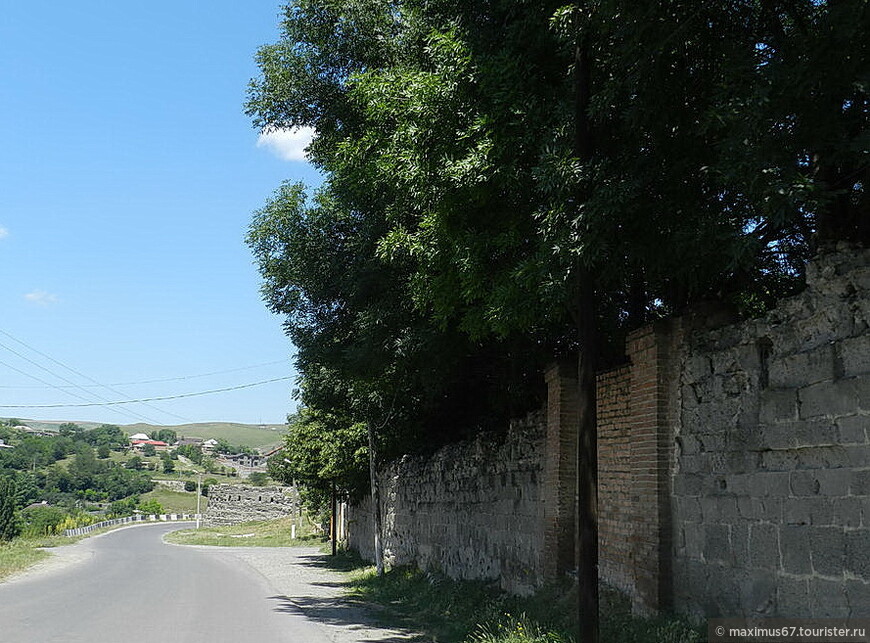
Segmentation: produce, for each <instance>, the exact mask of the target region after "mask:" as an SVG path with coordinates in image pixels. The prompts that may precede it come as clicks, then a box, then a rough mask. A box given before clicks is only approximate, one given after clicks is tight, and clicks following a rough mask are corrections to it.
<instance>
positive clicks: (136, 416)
mask: <svg viewBox="0 0 870 643" xmlns="http://www.w3.org/2000/svg"><path fill="white" fill-rule="evenodd" d="M0 348H4V349H6V350H7V351H8V352H10V353H12V354H13V355H15V356H16V357H18V358H20V359H22V360H24V361H25V362H27V363H28V364H32V365H33V366H35V367H36V368H38V369H40V370H42V371H45V372H46V373H48V374H49V375H51V376H52V377H56V378H57V379H59V380H61V381H62V382H66V383H67V384H71V385H72V386H71V387H69V388H73V389H79V388H81V387H80V386H78V385H77V384H76V383H75V382H73V381H72V380H70V379H68V378H66V377H64V376H63V375H59V374H57V373H55V372H54V371H52V370H51V369H49V368H47V367H45V366H43V365H42V364H39V363H38V362H36V361H34V360H32V359H30V358H29V357H27V356H26V355H23V354H21V353H19V352H18V351H16V350H15V349H14V348H10V347H9V346H7V345H6V344H4V343H3V342H0ZM4 364H5V363H4ZM5 365H6V366H7V367H8V368H13V367H11V366H10V365H9V364H5ZM13 370H15V371H17V372H19V373H22V374H23V375H27V376H28V377H31V378H32V379H36V380H37V381H39V382H42V383H44V384H48V385H49V386H51V388H55V389H58V390H60V391H62V392H64V393H66V394H67V395H71V396H73V397H75V398H77V399H79V400H85V401H89V399H94V398H96V399H98V400H102V401H107V400H106V398H104V397H101V396H100V395H98V394H96V393H93V392H90V391H83V392H84V393H86V394H87V395H89V396H90V398H87V397H82V396H81V395H79V394H77V393H73V392H71V391H69V390H65V389H66V388H68V387H61V386H59V385H56V384H51V383H49V382H46V381H45V380H42V379H39V378H35V377H33V376H32V375H29V374H28V373H26V372H24V371H22V370H20V369H17V368H13ZM118 412H119V413H122V414H123V415H126V416H127V417H131V418H134V419H135V420H137V421H142V420H144V421H146V422H149V423H153V422H154V421H153V420H152V419H151V418H148V417H146V416H144V415H142V414H141V413H136V412H135V411H133V410H131V409H118Z"/></svg>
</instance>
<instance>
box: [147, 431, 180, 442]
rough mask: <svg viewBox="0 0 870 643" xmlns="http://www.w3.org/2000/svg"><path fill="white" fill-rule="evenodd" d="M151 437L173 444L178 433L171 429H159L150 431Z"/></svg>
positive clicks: (176, 440) (176, 439)
mask: <svg viewBox="0 0 870 643" xmlns="http://www.w3.org/2000/svg"><path fill="white" fill-rule="evenodd" d="M152 437H153V438H154V439H155V440H159V441H160V442H165V443H166V444H175V443H176V442H178V434H177V433H176V432H175V431H173V430H172V429H160V430H158V431H155V432H154V433H152Z"/></svg>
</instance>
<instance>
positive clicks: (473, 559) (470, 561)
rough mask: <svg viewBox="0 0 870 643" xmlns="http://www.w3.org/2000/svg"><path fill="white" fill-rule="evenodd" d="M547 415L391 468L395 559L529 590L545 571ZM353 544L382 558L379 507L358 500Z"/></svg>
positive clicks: (386, 499)
mask: <svg viewBox="0 0 870 643" xmlns="http://www.w3.org/2000/svg"><path fill="white" fill-rule="evenodd" d="M545 425H546V420H545V415H544V414H543V413H540V412H539V413H534V414H532V415H530V416H528V417H527V418H526V419H525V420H522V421H518V422H514V423H512V425H511V427H510V431H509V432H508V435H507V438H506V439H505V440H504V441H503V442H499V441H494V440H492V439H491V438H487V437H486V436H483V437H480V438H478V439H476V440H474V441H473V442H467V443H462V444H455V445H450V446H447V447H444V448H443V449H441V450H440V451H438V452H437V453H435V454H434V456H432V457H431V458H427V459H424V458H415V457H408V456H406V457H404V458H402V459H401V460H399V461H397V462H394V463H392V464H390V465H389V466H388V467H386V468H385V470H384V471H382V472H381V475H380V484H381V494H382V498H383V505H384V531H385V534H384V554H385V559H386V560H387V561H388V562H389V563H390V564H393V565H409V564H412V565H416V566H418V567H419V568H421V569H437V570H440V571H443V572H444V573H446V574H447V575H449V576H451V577H453V578H462V579H500V581H501V584H502V586H503V587H504V588H506V589H508V590H510V591H514V592H517V593H527V592H529V591H531V590H532V589H533V588H534V587H536V586H537V585H538V584H540V582H541V580H542V576H543V571H542V565H543V560H542V558H543V556H542V551H543V531H544V530H543V524H544V515H543V501H542V498H541V494H540V487H539V480H540V477H541V474H542V452H543V448H542V447H543V438H544V429H545ZM347 520H348V522H347V535H348V541H349V544H350V546H351V547H353V548H354V549H356V550H358V551H359V552H360V553H361V554H362V555H363V556H364V557H367V558H368V559H372V558H373V556H374V552H373V536H372V526H373V524H374V521H373V519H372V517H371V505H370V502H369V501H368V500H365V501H363V502H362V503H360V504H359V505H357V506H352V507H349V508H348V516H347Z"/></svg>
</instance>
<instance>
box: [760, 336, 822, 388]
mask: <svg viewBox="0 0 870 643" xmlns="http://www.w3.org/2000/svg"><path fill="white" fill-rule="evenodd" d="M768 368H769V378H770V380H769V381H770V387H771V388H801V387H803V386H808V385H810V384H815V383H817V382H823V381H826V380H833V379H834V374H835V373H834V345H833V344H826V345H823V346H819V347H818V348H816V349H814V350H811V351H807V352H804V353H797V354H795V355H786V356H784V357H779V358H775V359H772V360H770V365H769V367H768Z"/></svg>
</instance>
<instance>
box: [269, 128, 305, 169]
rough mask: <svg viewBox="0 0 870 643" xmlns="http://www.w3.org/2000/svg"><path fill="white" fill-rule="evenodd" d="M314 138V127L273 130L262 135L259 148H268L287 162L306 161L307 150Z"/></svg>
mask: <svg viewBox="0 0 870 643" xmlns="http://www.w3.org/2000/svg"><path fill="white" fill-rule="evenodd" d="M313 137H314V128H313V127H297V128H296V129H273V130H268V131H266V132H263V133H262V134H260V137H259V138H258V139H257V147H267V148H269V150H270V151H271V152H272V154H274V155H275V156H277V157H278V158H280V159H283V160H285V161H304V160H305V148H306V147H308V144H309V143H311V139H312V138H313Z"/></svg>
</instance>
